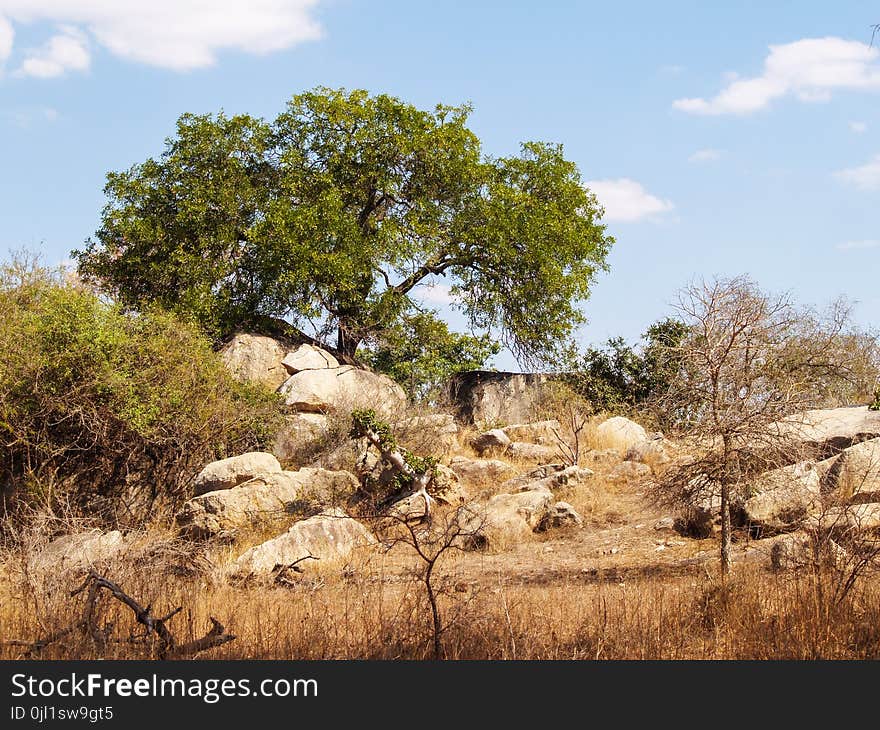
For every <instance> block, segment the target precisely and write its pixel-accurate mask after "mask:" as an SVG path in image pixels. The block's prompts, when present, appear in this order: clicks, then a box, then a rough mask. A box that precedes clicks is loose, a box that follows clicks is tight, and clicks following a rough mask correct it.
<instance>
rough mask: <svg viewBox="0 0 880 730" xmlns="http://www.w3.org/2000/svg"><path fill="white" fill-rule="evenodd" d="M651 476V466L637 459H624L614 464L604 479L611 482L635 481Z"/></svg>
mask: <svg viewBox="0 0 880 730" xmlns="http://www.w3.org/2000/svg"><path fill="white" fill-rule="evenodd" d="M650 476H651V467H650V466H648V465H647V464H642V463H640V462H638V461H624V462H622V463H620V464H618V465H617V466H615V467H614V468H613V469H612V470H611V471H610V472H609V473H608V474H606V475H605V479H606V480H607V481H608V482H610V483H611V484H625V483H627V482H637V481H640V480H642V479H647V478H648V477H650Z"/></svg>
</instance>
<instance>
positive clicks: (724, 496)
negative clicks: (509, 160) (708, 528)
mask: <svg viewBox="0 0 880 730" xmlns="http://www.w3.org/2000/svg"><path fill="white" fill-rule="evenodd" d="M729 573H730V486H729V485H728V484H727V483H724V484H722V485H721V576H722V578H726V577H727V575H728V574H729Z"/></svg>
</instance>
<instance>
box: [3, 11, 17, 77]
mask: <svg viewBox="0 0 880 730" xmlns="http://www.w3.org/2000/svg"><path fill="white" fill-rule="evenodd" d="M14 40H15V31H14V30H13V28H12V23H10V22H9V21H8V20H6V18H4V17H3V16H2V15H0V66H2V65H3V63H4V62H5V61H6V59H7V58H9V54H10V53H12V43H13V41H14Z"/></svg>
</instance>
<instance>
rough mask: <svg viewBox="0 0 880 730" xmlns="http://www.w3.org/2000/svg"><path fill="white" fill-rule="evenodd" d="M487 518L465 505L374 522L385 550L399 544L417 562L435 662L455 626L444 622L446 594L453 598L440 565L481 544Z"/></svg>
mask: <svg viewBox="0 0 880 730" xmlns="http://www.w3.org/2000/svg"><path fill="white" fill-rule="evenodd" d="M484 526H485V515H484V514H483V512H482V511H481V510H479V509H478V508H477V507H475V506H474V505H470V504H467V505H462V506H460V507H458V508H456V509H452V510H447V511H445V512H444V513H439V512H433V513H431V514H430V515H426V514H424V513H420V514H419V516H417V517H415V518H412V517H409V516H407V515H405V514H403V513H401V512H400V511H397V510H394V509H392V510H389V511H388V512H387V513H386V514H384V515H382V516H381V517H379V518H378V519H377V520H375V524H374V532H375V534H376V535H377V537H379V539H380V540H381V541H382V543H383V544H384V545H385V547H386V549H388V550H391V549H392V548H394V547H396V546H398V545H400V546H405V547H407V548H408V549H410V550H411V551H412V552H413V553H414V554H415V556H416V558H417V559H418V563H417V565H418V567H417V568H416V569H415V570H414V576H415V578H416V579H417V581H418V582H419V583H420V584H421V585H422V587H423V588H424V589H425V598H426V600H427V604H428V609H429V611H430V615H431V649H432V656H433V658H434V659H442V658H443V641H442V637H443V633H444V632H445V631H446V630H447V629H448V628H449V627H450V626H451V625H453V624H454V623H455V620H454V619H452V620H449V621H444V619H443V613H442V610H441V605H440V598H441V596H443V595H447V596H448V595H451V593H452V592H453V590H454V589H453V590H450V581H449V580H444V579H443V578H442V577H438V566H439V564H440V563H441V562H442V561H443V560H444V558H446V557H448V556H449V555H450V553H453V552H456V551H465V550H469V549H471V548H473V547H475V546H477V545H479V544H480V542H481V536H482V534H483V528H484Z"/></svg>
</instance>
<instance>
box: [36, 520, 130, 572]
mask: <svg viewBox="0 0 880 730" xmlns="http://www.w3.org/2000/svg"><path fill="white" fill-rule="evenodd" d="M125 546H126V545H125V538H124V537H123V536H122V533H121V532H119V530H112V531H111V532H101V531H100V530H87V531H85V532H77V533H73V534H70V535H62V536H61V537H58V538H56V539H54V540H52V542H50V543H49V544H48V545H46V547H44V548H43V549H42V550H40V551H39V552H37V553H36V554H35V555H33V556H32V557H31V558H30V559H29V561H28V568H29V569H30V570H31V571H51V572H52V573H53V574H56V575H57V574H59V573H67V572H70V571H82V570H87V569H89V568H94V567H96V566H99V565H100V564H101V563H102V562H104V561H106V560H110V559H112V558H114V557H116V556H117V555H118V554H119V553H120V552H121V551H122V550H124V549H125Z"/></svg>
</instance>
